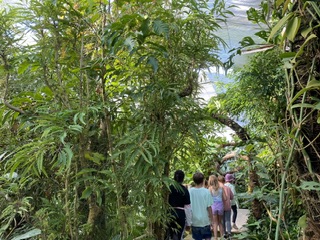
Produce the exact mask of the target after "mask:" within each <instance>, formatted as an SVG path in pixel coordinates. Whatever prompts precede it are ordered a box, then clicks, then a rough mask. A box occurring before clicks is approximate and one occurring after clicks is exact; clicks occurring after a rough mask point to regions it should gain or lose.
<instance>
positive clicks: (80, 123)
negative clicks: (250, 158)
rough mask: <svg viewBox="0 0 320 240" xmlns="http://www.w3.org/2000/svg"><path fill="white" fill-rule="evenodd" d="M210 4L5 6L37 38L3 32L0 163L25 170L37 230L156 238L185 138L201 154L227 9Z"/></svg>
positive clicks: (45, 234) (184, 157)
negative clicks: (205, 91)
mask: <svg viewBox="0 0 320 240" xmlns="http://www.w3.org/2000/svg"><path fill="white" fill-rule="evenodd" d="M21 4H22V3H21ZM215 6H216V8H215V9H208V5H207V2H206V1H198V2H197V3H196V2H190V1H173V2H172V3H171V4H169V3H167V1H149V0H147V1H127V2H125V3H124V2H123V1H115V2H113V3H111V2H109V3H108V4H105V3H102V2H95V1H73V0H70V1H69V0H68V1H50V0H48V1H37V0H32V1H30V2H28V4H27V5H26V6H24V5H21V6H20V7H15V8H14V9H15V10H14V11H16V12H17V14H16V13H15V12H14V11H9V12H8V13H6V14H7V15H6V16H7V17H8V18H10V19H18V21H19V26H20V27H21V31H22V34H21V35H20V36H22V37H23V38H24V39H25V36H24V35H23V33H26V32H28V33H29V34H31V35H32V38H33V41H31V42H27V43H25V44H21V45H15V42H16V41H18V39H15V38H14V37H12V39H11V38H10V39H9V38H8V39H7V40H6V41H7V42H6V46H8V48H7V49H12V50H14V51H12V52H14V53H15V54H12V52H11V51H10V52H9V51H6V52H5V56H6V57H7V58H6V59H9V60H10V69H7V68H5V67H7V66H8V64H6V62H5V61H4V58H3V59H2V60H1V66H2V68H1V80H2V81H3V80H4V79H6V78H7V79H8V81H3V84H5V87H6V89H7V99H8V102H9V103H10V104H11V107H8V104H7V105H3V104H2V105H1V109H0V111H1V113H3V114H1V134H2V133H5V132H6V131H8V129H10V128H12V134H11V135H10V136H8V137H7V138H8V139H6V141H7V142H6V143H5V147H3V148H2V145H1V148H2V149H1V150H5V151H7V154H6V156H5V161H6V164H5V165H4V166H3V167H2V169H1V173H8V172H9V173H10V172H11V173H13V172H18V173H19V175H20V176H21V179H20V184H22V183H24V184H23V185H22V186H21V194H22V195H23V196H32V202H31V203H30V204H31V207H30V209H28V211H26V214H28V215H29V216H30V219H32V220H33V221H32V223H33V225H34V226H35V227H37V229H40V230H41V237H42V238H43V239H102V238H105V236H112V237H113V238H114V239H117V238H118V239H132V238H134V237H138V236H140V235H142V234H144V233H146V234H147V238H153V237H154V234H155V232H156V230H157V229H156V228H155V227H152V226H156V225H158V229H163V228H164V227H165V224H166V221H167V220H168V217H167V212H166V210H167V208H168V206H167V203H166V194H167V189H168V186H169V185H170V184H171V183H172V180H171V179H170V178H169V174H170V171H171V170H173V169H175V168H176V167H178V166H181V165H185V166H186V165H187V164H186V162H187V161H188V160H189V159H190V158H191V154H190V153H188V148H190V146H192V147H194V149H192V150H191V151H193V150H194V151H196V152H197V153H198V155H197V161H198V162H199V164H200V160H201V158H202V157H203V156H204V155H203V154H201V150H202V149H203V148H204V147H205V144H204V142H203V140H202V136H203V135H204V134H205V131H207V130H208V128H207V126H208V125H207V122H206V121H203V120H206V118H205V111H204V110H203V109H202V108H200V106H199V103H198V101H197V99H195V97H194V96H196V94H197V91H198V89H199V86H198V76H199V72H200V70H201V69H203V68H206V67H211V66H212V65H221V62H220V60H219V58H218V57H217V54H216V51H217V50H218V46H219V45H220V44H224V42H223V40H222V39H221V38H219V37H218V36H216V35H215V31H216V30H217V29H218V28H219V27H220V26H219V23H220V22H223V21H224V18H225V16H226V15H227V14H229V13H230V12H228V11H227V10H225V9H224V8H225V5H224V3H222V2H221V1H216V2H215ZM6 23H8V24H7V25H6V26H5V28H4V29H6V30H8V31H11V29H17V28H15V27H16V25H15V24H14V22H12V23H10V24H9V22H6ZM1 34H4V33H1ZM16 36H18V35H16ZM3 66H5V67H3ZM4 141H5V140H2V142H4ZM179 164H181V165H179ZM4 224H5V222H4V221H3V222H2V225H4ZM31 233H33V232H29V234H31ZM37 233H38V232H37ZM159 238H160V236H159Z"/></svg>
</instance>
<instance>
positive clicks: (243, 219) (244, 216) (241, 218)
mask: <svg viewBox="0 0 320 240" xmlns="http://www.w3.org/2000/svg"><path fill="white" fill-rule="evenodd" d="M248 216H249V210H248V209H238V217H237V221H236V225H237V226H238V228H239V230H237V231H235V230H234V229H232V232H242V231H245V227H244V224H246V223H247V220H248ZM184 239H185V240H192V236H191V234H188V235H187V237H186V238H184ZM212 239H213V238H212ZM221 239H222V238H221Z"/></svg>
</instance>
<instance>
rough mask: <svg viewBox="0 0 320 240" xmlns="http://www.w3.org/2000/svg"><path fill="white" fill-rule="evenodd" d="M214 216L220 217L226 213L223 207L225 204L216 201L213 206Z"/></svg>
mask: <svg viewBox="0 0 320 240" xmlns="http://www.w3.org/2000/svg"><path fill="white" fill-rule="evenodd" d="M211 208H212V214H213V215H220V216H222V215H223V213H224V207H223V202H220V201H216V202H214V203H213V205H212V207H211Z"/></svg>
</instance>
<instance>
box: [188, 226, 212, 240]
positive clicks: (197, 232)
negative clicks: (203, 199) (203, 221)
mask: <svg viewBox="0 0 320 240" xmlns="http://www.w3.org/2000/svg"><path fill="white" fill-rule="evenodd" d="M191 231H192V238H193V239H194V240H202V239H204V238H211V237H212V232H211V227H210V225H208V226H205V227H193V226H192V229H191Z"/></svg>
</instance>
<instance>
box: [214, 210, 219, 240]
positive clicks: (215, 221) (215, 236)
mask: <svg viewBox="0 0 320 240" xmlns="http://www.w3.org/2000/svg"><path fill="white" fill-rule="evenodd" d="M218 224H219V223H218V215H217V214H213V237H214V239H215V240H217V239H218Z"/></svg>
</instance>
